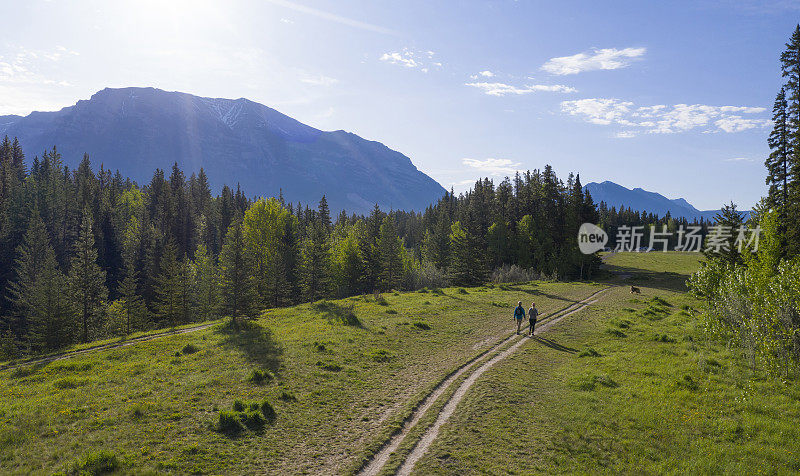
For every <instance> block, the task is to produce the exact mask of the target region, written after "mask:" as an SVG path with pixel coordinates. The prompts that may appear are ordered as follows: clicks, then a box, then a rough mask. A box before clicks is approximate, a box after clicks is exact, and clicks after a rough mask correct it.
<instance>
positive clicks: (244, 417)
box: [217, 400, 277, 434]
mask: <svg viewBox="0 0 800 476" xmlns="http://www.w3.org/2000/svg"><path fill="white" fill-rule="evenodd" d="M276 418H277V414H276V413H275V409H274V408H272V405H270V404H269V402H268V401H266V400H264V401H262V402H260V403H259V402H249V403H245V402H242V401H241V400H236V401H234V402H233V411H225V410H222V411H220V412H219V420H218V421H217V431H219V432H221V433H230V434H236V433H239V432H241V431H243V430H244V429H246V428H248V429H250V430H253V431H257V430H261V429H262V428H263V427H264V425H266V424H267V423H270V424H271V423H273V422H274V421H275V419H276Z"/></svg>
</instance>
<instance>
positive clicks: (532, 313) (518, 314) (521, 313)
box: [514, 301, 539, 336]
mask: <svg viewBox="0 0 800 476" xmlns="http://www.w3.org/2000/svg"><path fill="white" fill-rule="evenodd" d="M537 317H539V310H538V309H536V303H535V302H532V303H531V308H530V309H528V320H529V321H530V328H529V330H530V334H529V335H530V336H533V330H534V328H535V327H536V318H537ZM514 319H516V320H517V335H519V330H520V328H521V327H522V320H523V319H525V308H524V307H522V301H520V302H518V303H517V307H516V309H514Z"/></svg>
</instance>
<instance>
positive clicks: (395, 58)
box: [380, 51, 419, 68]
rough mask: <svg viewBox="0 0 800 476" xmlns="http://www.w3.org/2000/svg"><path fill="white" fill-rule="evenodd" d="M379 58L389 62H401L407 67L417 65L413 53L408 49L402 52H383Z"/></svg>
mask: <svg viewBox="0 0 800 476" xmlns="http://www.w3.org/2000/svg"><path fill="white" fill-rule="evenodd" d="M380 60H381V61H386V62H389V63H391V64H401V65H403V66H405V67H407V68H416V67H417V66H419V63H417V62H416V61H415V60H414V54H413V53H412V52H410V51H405V52H403V53H398V52H393V53H384V54H383V56H381V57H380Z"/></svg>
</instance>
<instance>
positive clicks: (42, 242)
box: [9, 208, 73, 352]
mask: <svg viewBox="0 0 800 476" xmlns="http://www.w3.org/2000/svg"><path fill="white" fill-rule="evenodd" d="M17 253H18V258H17V260H16V264H15V267H14V274H15V276H16V280H15V281H13V282H12V283H11V284H10V286H9V292H10V297H11V301H12V303H13V306H14V311H15V318H16V319H15V322H14V323H13V326H12V329H11V330H12V331H14V332H15V333H16V334H17V338H18V339H19V340H21V341H23V342H24V345H25V346H27V347H28V348H29V349H30V350H32V351H35V352H39V351H45V350H52V349H56V348H59V347H63V346H65V345H68V344H69V343H70V342H71V335H72V332H71V330H72V324H73V323H72V322H71V320H72V316H73V314H72V309H71V307H70V305H69V302H68V300H67V299H66V294H65V293H64V292H63V289H64V287H65V285H66V279H65V278H64V275H63V274H62V273H61V271H59V269H58V263H57V262H56V257H55V252H54V251H53V247H52V246H51V245H50V238H49V236H48V233H47V229H46V227H45V224H44V221H43V220H42V218H41V217H40V216H39V211H38V209H36V208H34V209H33V211H32V212H31V219H30V221H29V226H28V231H27V232H26V233H25V237H24V240H23V242H22V244H21V245H20V247H19V248H18V250H17Z"/></svg>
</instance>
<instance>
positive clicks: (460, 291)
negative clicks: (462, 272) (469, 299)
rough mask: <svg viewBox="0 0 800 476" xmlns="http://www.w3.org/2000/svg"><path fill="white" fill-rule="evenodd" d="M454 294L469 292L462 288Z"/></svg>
mask: <svg viewBox="0 0 800 476" xmlns="http://www.w3.org/2000/svg"><path fill="white" fill-rule="evenodd" d="M456 292H457V293H458V294H469V292H468V291H467V290H466V289H464V288H458V291H456Z"/></svg>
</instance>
